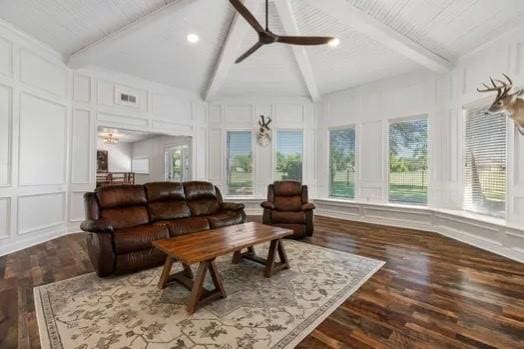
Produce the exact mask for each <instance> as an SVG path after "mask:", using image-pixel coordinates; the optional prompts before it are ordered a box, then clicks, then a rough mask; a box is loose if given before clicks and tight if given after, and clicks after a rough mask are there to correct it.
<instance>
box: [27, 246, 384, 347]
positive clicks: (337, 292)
mask: <svg viewBox="0 0 524 349" xmlns="http://www.w3.org/2000/svg"><path fill="white" fill-rule="evenodd" d="M285 247H286V250H287V254H288V257H289V261H290V263H291V268H290V269H289V270H284V271H281V272H279V273H277V274H275V275H274V276H273V277H272V278H270V279H266V278H264V276H263V267H262V266H260V265H258V264H255V263H252V262H249V261H242V262H241V263H240V264H237V265H233V264H232V263H231V256H224V257H222V258H220V259H217V266H218V269H219V271H220V272H221V274H222V276H223V279H224V286H225V289H226V292H227V298H225V299H222V300H219V301H216V302H214V303H212V304H209V305H207V306H206V307H203V308H201V309H200V310H198V311H197V312H196V313H195V314H193V315H191V316H190V315H188V313H187V312H186V308H185V302H186V299H187V296H188V295H189V291H187V290H185V289H184V288H183V287H181V286H180V285H178V284H170V286H168V287H167V288H166V289H164V290H160V289H158V288H157V282H158V279H159V276H160V272H161V269H160V268H155V269H150V270H146V271H143V272H140V273H136V274H132V275H128V276H122V277H114V278H105V279H101V278H99V277H97V276H96V274H94V273H91V274H85V275H81V276H78V277H75V278H72V279H68V280H63V281H60V282H55V283H52V284H49V285H45V286H40V287H36V288H35V289H34V296H35V307H36V313H37V319H38V327H39V331H40V340H41V344H42V347H43V348H53V349H57V348H67V349H73V348H74V349H91V348H97V349H113V348H119V349H121V348H148V349H155V348H171V349H182V348H292V347H294V346H295V345H297V344H298V343H299V342H300V341H301V340H302V339H304V338H305V337H306V336H307V335H308V334H309V333H310V332H311V331H312V330H313V329H314V328H315V327H316V326H318V324H320V322H322V321H323V320H324V319H325V318H326V317H328V316H329V314H331V313H332V312H333V311H334V310H335V309H336V308H337V307H338V306H339V305H340V304H341V303H342V302H344V301H345V300H346V299H347V298H348V297H349V296H350V295H351V294H352V293H353V292H355V291H356V290H357V289H358V288H359V287H360V286H361V285H362V284H363V283H364V282H365V281H366V280H367V279H369V278H370V277H371V276H372V275H373V274H374V273H375V272H376V271H377V270H378V269H380V267H382V265H383V264H384V262H382V261H378V260H375V259H371V258H365V257H360V256H356V255H352V254H348V253H344V252H340V251H335V250H331V249H327V248H323V247H319V246H315V245H311V244H307V243H303V242H297V241H291V240H290V241H287V240H286V241H285ZM266 253H267V246H262V247H259V248H257V254H259V255H265V254H266ZM193 267H194V266H193ZM174 269H175V268H174ZM207 282H208V287H211V280H207Z"/></svg>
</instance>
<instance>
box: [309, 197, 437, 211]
mask: <svg viewBox="0 0 524 349" xmlns="http://www.w3.org/2000/svg"><path fill="white" fill-rule="evenodd" d="M314 201H319V202H322V201H323V202H327V203H338V204H349V205H365V206H381V207H391V208H405V209H411V210H423V211H427V210H430V208H429V207H428V206H426V205H404V204H395V203H390V202H387V203H380V202H369V201H362V200H355V199H337V198H331V197H328V198H321V199H314Z"/></svg>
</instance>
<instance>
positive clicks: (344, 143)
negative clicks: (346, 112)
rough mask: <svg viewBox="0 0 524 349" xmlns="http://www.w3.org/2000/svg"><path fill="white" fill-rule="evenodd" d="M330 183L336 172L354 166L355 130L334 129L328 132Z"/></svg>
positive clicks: (333, 179)
mask: <svg viewBox="0 0 524 349" xmlns="http://www.w3.org/2000/svg"><path fill="white" fill-rule="evenodd" d="M329 167H330V175H331V183H333V182H334V181H335V176H336V174H337V172H340V171H348V170H351V171H352V170H353V169H354V167H355V130H354V129H344V130H334V131H331V133H330V161H329Z"/></svg>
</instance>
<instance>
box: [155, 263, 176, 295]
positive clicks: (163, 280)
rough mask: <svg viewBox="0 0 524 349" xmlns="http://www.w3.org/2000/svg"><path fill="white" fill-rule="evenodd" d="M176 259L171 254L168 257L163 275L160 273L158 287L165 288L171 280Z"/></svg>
mask: <svg viewBox="0 0 524 349" xmlns="http://www.w3.org/2000/svg"><path fill="white" fill-rule="evenodd" d="M173 262H174V259H173V257H171V256H167V257H166V261H165V263H164V269H162V275H160V280H159V281H158V288H160V289H164V288H166V286H167V282H168V280H169V276H170V273H171V268H172V267H173Z"/></svg>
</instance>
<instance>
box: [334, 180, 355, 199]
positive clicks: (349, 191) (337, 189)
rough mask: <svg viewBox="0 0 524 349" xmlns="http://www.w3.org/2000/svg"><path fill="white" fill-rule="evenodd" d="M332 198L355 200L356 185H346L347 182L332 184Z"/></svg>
mask: <svg viewBox="0 0 524 349" xmlns="http://www.w3.org/2000/svg"><path fill="white" fill-rule="evenodd" d="M329 195H330V196H332V197H335V198H337V197H339V198H350V199H352V198H354V197H355V183H346V181H340V182H337V181H335V182H333V183H331V188H330V193H329Z"/></svg>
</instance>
